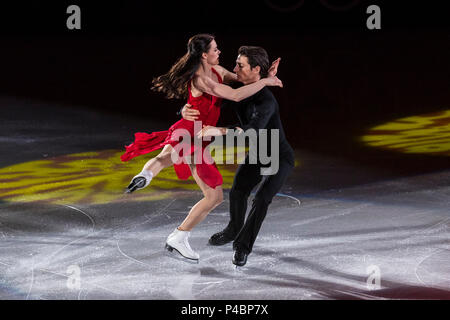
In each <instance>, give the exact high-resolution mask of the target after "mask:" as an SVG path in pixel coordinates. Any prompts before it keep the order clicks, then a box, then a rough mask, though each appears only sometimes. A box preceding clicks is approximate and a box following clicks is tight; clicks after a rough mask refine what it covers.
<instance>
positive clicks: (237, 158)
mask: <svg viewBox="0 0 450 320" xmlns="http://www.w3.org/2000/svg"><path fill="white" fill-rule="evenodd" d="M246 150H248V148H243V147H234V148H226V149H225V150H224V151H220V150H219V151H217V152H213V153H212V155H213V158H214V160H215V161H216V163H217V167H218V169H219V171H220V173H221V174H222V177H223V185H222V187H223V188H224V189H229V188H231V186H232V184H233V179H234V174H235V171H236V169H237V164H220V163H226V162H230V161H228V160H227V159H234V163H238V162H242V160H243V158H244V156H245V151H246ZM159 152H160V150H156V151H154V152H152V153H149V154H147V155H144V156H140V157H137V158H135V159H132V160H130V161H128V162H122V161H121V160H120V155H121V154H122V153H123V150H103V151H98V152H84V153H77V154H69V155H63V156H58V157H55V158H51V159H45V160H37V161H30V162H24V163H19V164H15V165H12V166H9V167H5V168H0V200H2V201H13V202H30V201H44V202H49V203H57V204H70V203H72V204H75V203H79V204H83V203H84V204H102V203H111V202H119V201H124V200H126V201H151V200H160V199H167V198H170V197H174V196H180V190H197V191H200V188H199V187H198V186H197V184H196V183H195V180H194V179H193V178H192V177H190V178H189V179H188V180H179V179H178V177H177V175H176V174H175V171H174V169H173V167H169V168H166V169H164V170H162V171H161V172H160V173H159V174H158V175H157V176H156V177H155V178H154V179H153V180H152V182H151V185H150V186H149V187H147V188H145V189H143V190H140V191H136V192H134V193H132V194H124V191H125V187H126V186H127V185H128V184H129V183H130V180H131V178H132V177H133V176H135V175H136V174H137V173H139V172H140V171H141V170H142V167H143V166H144V164H145V163H146V162H147V161H148V160H149V159H151V158H153V157H155V156H156V155H158V153H159ZM219 160H220V161H219ZM296 164H297V162H296Z"/></svg>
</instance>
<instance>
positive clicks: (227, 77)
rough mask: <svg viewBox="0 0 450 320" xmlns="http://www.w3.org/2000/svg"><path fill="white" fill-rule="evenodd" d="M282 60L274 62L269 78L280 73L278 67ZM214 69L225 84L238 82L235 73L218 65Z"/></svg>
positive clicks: (278, 59)
mask: <svg viewBox="0 0 450 320" xmlns="http://www.w3.org/2000/svg"><path fill="white" fill-rule="evenodd" d="M280 61H281V58H277V59H276V60H274V61H273V62H272V65H271V66H270V68H269V71H268V74H269V75H268V76H269V77H274V76H276V75H277V72H278V65H279V64H280ZM214 69H215V70H216V71H217V72H218V73H219V74H220V75H221V77H222V79H223V82H224V83H231V82H235V81H237V75H236V73H234V72H230V71H228V70H227V69H225V68H224V67H222V66H220V65H217V66H214Z"/></svg>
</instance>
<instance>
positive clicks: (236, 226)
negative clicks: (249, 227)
mask: <svg viewBox="0 0 450 320" xmlns="http://www.w3.org/2000/svg"><path fill="white" fill-rule="evenodd" d="M261 179H262V177H261V175H260V167H259V166H258V165H255V164H247V163H245V164H241V165H240V166H239V168H238V170H237V171H236V175H235V177H234V181H233V186H232V188H231V191H230V222H229V223H228V225H227V227H226V228H225V229H224V230H223V231H221V232H218V233H215V234H214V235H212V236H211V238H210V239H209V243H210V244H211V245H223V244H226V243H228V242H231V241H233V240H234V238H235V237H236V236H237V234H238V233H239V230H241V228H242V226H243V225H244V219H245V213H246V212H247V201H248V197H249V195H250V192H251V191H252V190H253V188H254V187H255V186H256V185H257V184H258V183H259V182H260V181H261Z"/></svg>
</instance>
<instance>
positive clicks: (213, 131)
mask: <svg viewBox="0 0 450 320" xmlns="http://www.w3.org/2000/svg"><path fill="white" fill-rule="evenodd" d="M225 134H227V128H218V127H213V126H204V127H203V129H202V130H200V131H199V132H198V133H197V137H198V138H201V137H216V136H223V135H225Z"/></svg>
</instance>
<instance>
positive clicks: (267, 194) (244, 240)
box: [233, 161, 294, 254]
mask: <svg viewBox="0 0 450 320" xmlns="http://www.w3.org/2000/svg"><path fill="white" fill-rule="evenodd" d="M293 168H294V166H293V163H292V162H289V161H281V163H280V168H279V170H278V172H277V173H276V174H275V175H271V176H267V177H265V178H264V181H263V183H262V184H261V185H260V186H259V188H258V190H257V192H256V195H255V198H254V199H253V204H252V208H251V209H250V212H249V214H248V217H247V220H246V221H245V224H244V226H243V228H242V229H241V231H240V232H239V234H238V236H237V237H236V239H235V241H234V243H233V248H234V249H235V250H236V249H239V250H240V251H242V252H245V253H247V254H249V253H250V252H252V249H253V244H254V242H255V240H256V237H257V236H258V232H259V229H260V228H261V225H262V223H263V221H264V218H265V217H266V213H267V209H268V207H269V204H270V203H271V202H272V199H273V197H274V196H275V195H276V194H277V192H278V191H279V190H280V189H281V187H282V186H283V184H284V182H285V181H286V178H287V177H288V176H289V174H290V173H291V171H292V169H293Z"/></svg>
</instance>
